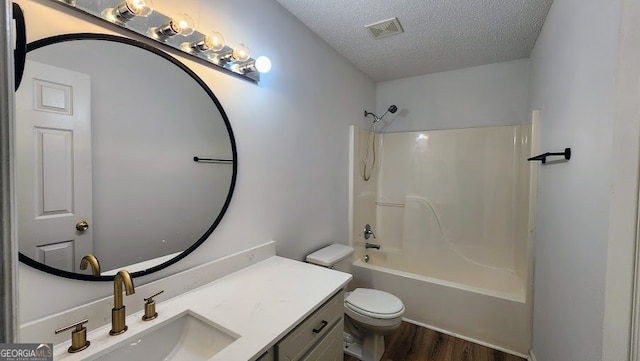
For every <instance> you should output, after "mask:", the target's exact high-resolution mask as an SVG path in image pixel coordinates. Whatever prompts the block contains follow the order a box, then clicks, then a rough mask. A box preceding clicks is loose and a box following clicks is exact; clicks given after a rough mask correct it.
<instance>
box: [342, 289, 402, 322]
mask: <svg viewBox="0 0 640 361" xmlns="http://www.w3.org/2000/svg"><path fill="white" fill-rule="evenodd" d="M344 304H345V306H346V307H347V308H348V309H349V310H351V311H353V312H355V313H359V314H360V315H363V316H367V317H371V318H377V319H382V320H389V319H394V318H398V317H400V316H402V314H403V313H404V304H403V303H402V301H401V300H400V299H399V298H398V297H396V296H394V295H392V294H390V293H387V292H384V291H380V290H374V289H369V288H356V289H355V290H353V292H351V293H350V294H349V295H348V296H347V297H346V298H345V302H344Z"/></svg>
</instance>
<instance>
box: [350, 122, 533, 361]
mask: <svg viewBox="0 0 640 361" xmlns="http://www.w3.org/2000/svg"><path fill="white" fill-rule="evenodd" d="M531 134H532V125H531V124H525V125H518V126H503V127H487V128H473V129H457V130H437V131H424V132H406V133H388V134H381V135H380V134H378V135H376V136H372V134H371V133H369V131H367V130H363V129H360V128H357V127H352V128H351V145H352V146H351V154H350V157H351V182H350V184H351V189H350V192H351V197H350V210H351V212H350V213H351V225H352V231H351V245H352V246H354V248H355V250H356V251H355V253H354V265H353V270H352V271H353V275H354V286H363V287H364V286H366V287H372V288H376V289H381V290H384V291H387V292H390V293H392V294H394V295H396V296H398V297H399V298H400V299H402V301H403V302H404V304H405V307H406V312H405V319H406V320H407V321H409V322H412V323H416V324H419V325H423V326H426V327H428V328H432V329H435V330H437V331H441V332H444V333H448V334H452V335H455V336H458V337H461V338H465V339H468V340H471V341H474V342H478V343H481V344H484V345H487V346H490V347H493V348H496V349H500V350H503V351H507V352H510V353H514V354H517V355H520V356H525V355H526V354H527V353H528V351H529V349H530V342H531V341H530V340H531V334H530V332H531V310H532V308H531V300H532V292H531V284H532V277H531V275H532V255H531V248H532V247H531V240H532V230H533V222H534V218H533V214H534V213H535V212H533V211H532V209H533V207H534V206H535V204H534V203H535V186H534V185H535V174H534V172H535V168H533V167H532V166H531V165H530V164H529V163H528V162H527V161H526V159H527V158H528V157H529V156H530V154H531V151H532V149H531V148H532V142H531ZM373 141H375V142H376V143H375V153H376V158H377V160H376V161H375V164H372V163H373V162H372V159H373V157H370V156H365V155H370V154H373V149H374V145H373V144H372V142H373ZM364 170H370V171H371V174H367V177H366V178H367V179H368V180H366V181H365V180H364V179H365V177H363V171H364ZM365 224H371V225H372V228H373V231H374V232H375V236H376V238H375V239H373V238H371V237H370V238H369V239H368V240H366V241H365V239H364V234H363V228H364V225H365ZM365 242H370V243H375V244H376V245H380V249H374V248H365V246H364V245H365ZM525 357H526V356H525Z"/></svg>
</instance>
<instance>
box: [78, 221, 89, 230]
mask: <svg viewBox="0 0 640 361" xmlns="http://www.w3.org/2000/svg"><path fill="white" fill-rule="evenodd" d="M76 229H77V230H78V231H80V232H84V231H86V230H87V229H89V223H88V222H87V221H80V222H78V223H76Z"/></svg>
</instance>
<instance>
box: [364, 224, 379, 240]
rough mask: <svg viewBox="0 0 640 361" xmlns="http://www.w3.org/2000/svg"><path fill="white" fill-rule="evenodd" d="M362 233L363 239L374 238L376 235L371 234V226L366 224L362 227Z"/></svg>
mask: <svg viewBox="0 0 640 361" xmlns="http://www.w3.org/2000/svg"><path fill="white" fill-rule="evenodd" d="M362 233H363V234H364V239H369V237H370V236H373V238H376V235H375V234H374V233H373V230H372V229H371V226H370V225H368V224H367V225H365V226H364V230H363V231H362Z"/></svg>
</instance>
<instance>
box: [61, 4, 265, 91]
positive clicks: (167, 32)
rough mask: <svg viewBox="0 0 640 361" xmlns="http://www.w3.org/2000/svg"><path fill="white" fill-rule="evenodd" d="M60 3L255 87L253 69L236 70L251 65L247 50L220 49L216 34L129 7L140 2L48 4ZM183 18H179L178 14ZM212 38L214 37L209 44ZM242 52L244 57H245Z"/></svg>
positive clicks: (219, 37)
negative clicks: (206, 32) (177, 51)
mask: <svg viewBox="0 0 640 361" xmlns="http://www.w3.org/2000/svg"><path fill="white" fill-rule="evenodd" d="M51 1H53V2H57V3H61V4H64V5H66V6H67V7H70V8H72V9H75V10H78V11H81V12H83V13H85V14H89V15H91V16H94V17H96V18H99V19H101V20H103V21H106V22H109V23H111V24H115V25H117V26H118V27H120V28H121V29H125V30H127V31H131V32H134V33H136V34H138V35H141V36H144V37H145V38H147V39H150V40H153V41H154V42H157V43H160V44H163V45H164V46H169V47H171V48H173V49H176V50H179V51H180V52H182V53H183V54H187V55H188V56H192V57H196V58H199V59H201V60H203V61H205V62H206V63H207V64H209V65H212V66H213V67H214V68H217V69H220V70H223V72H226V73H228V74H232V75H234V76H237V77H240V78H243V79H246V80H250V81H252V82H255V83H258V82H259V81H260V72H259V71H258V69H256V67H255V66H244V67H240V66H238V65H239V63H242V64H252V65H253V64H255V61H256V60H255V59H253V58H251V57H249V56H248V51H249V50H248V49H247V48H246V47H245V46H244V45H242V44H239V45H238V46H236V47H234V48H232V47H229V46H226V45H224V38H222V35H221V34H220V33H216V32H209V33H208V34H204V33H201V32H200V31H198V30H197V29H195V28H194V26H193V24H192V23H188V21H187V22H183V21H184V17H182V18H172V17H170V16H167V15H165V14H163V13H162V12H160V11H158V9H155V8H153V9H151V7H150V6H149V4H151V3H150V2H146V4H147V8H145V11H144V12H138V10H137V9H136V8H135V7H134V6H132V5H131V4H132V3H135V4H136V6H137V5H138V4H142V3H145V2H144V1H141V0H134V1H125V0H102V1H95V0H73V1H70V0H51ZM181 15H183V14H181ZM212 36H214V37H215V39H214V40H211V39H212V38H211V37H212ZM245 52H246V54H245Z"/></svg>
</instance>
